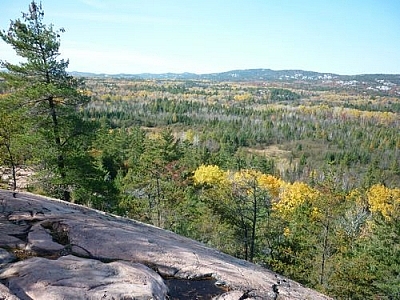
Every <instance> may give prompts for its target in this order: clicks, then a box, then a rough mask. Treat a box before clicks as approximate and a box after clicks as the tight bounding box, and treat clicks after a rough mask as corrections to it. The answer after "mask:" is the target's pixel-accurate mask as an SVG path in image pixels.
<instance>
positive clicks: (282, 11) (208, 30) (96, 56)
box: [0, 0, 400, 74]
mask: <svg viewBox="0 0 400 300" xmlns="http://www.w3.org/2000/svg"><path fill="white" fill-rule="evenodd" d="M29 3H30V1H29V0H1V4H0V8H1V15H0V28H1V29H7V28H8V25H9V20H10V19H16V18H19V17H20V16H21V12H22V11H23V12H26V11H27V10H28V6H29ZM42 5H43V8H44V11H45V23H52V24H54V26H55V28H60V27H63V28H65V30H66V32H65V33H64V34H62V36H61V48H60V51H61V54H62V57H63V58H69V59H70V66H69V69H68V70H69V71H86V72H95V73H109V74H116V73H144V72H150V73H164V72H178V73H180V72H194V73H213V72H222V71H229V70H234V69H250V68H269V69H273V70H285V69H302V70H309V71H317V72H331V73H337V74H366V73H392V74H400V1H399V0H229V1H228V0H201V1H200V0H196V1H195V0H66V1H58V0H57V1H56V0H42ZM12 53H13V51H12V49H11V48H10V47H9V46H8V45H6V44H5V43H4V42H2V41H0V59H3V60H8V61H11V62H16V61H17V58H16V57H15V56H14V55H13V54H12Z"/></svg>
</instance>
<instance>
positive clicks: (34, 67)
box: [0, 1, 93, 201]
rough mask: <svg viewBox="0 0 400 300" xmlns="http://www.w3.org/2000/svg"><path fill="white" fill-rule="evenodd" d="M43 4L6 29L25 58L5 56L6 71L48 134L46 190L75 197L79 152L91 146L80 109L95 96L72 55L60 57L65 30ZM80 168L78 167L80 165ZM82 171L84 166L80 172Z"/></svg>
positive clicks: (7, 78)
mask: <svg viewBox="0 0 400 300" xmlns="http://www.w3.org/2000/svg"><path fill="white" fill-rule="evenodd" d="M43 18H44V11H43V9H42V6H41V4H40V5H38V4H37V3H36V2H35V1H32V2H31V4H30V6H29V12H28V13H23V14H22V18H21V19H17V20H15V21H11V23H10V27H9V29H8V31H5V30H2V31H0V37H1V38H2V39H3V41H4V42H6V43H7V44H9V45H10V46H12V47H13V49H14V50H15V52H16V54H17V55H18V56H19V57H21V58H23V62H21V63H19V64H12V63H9V62H6V61H1V62H0V67H1V68H4V69H6V72H2V73H1V77H2V78H4V79H5V81H6V83H7V87H8V88H9V89H11V90H12V91H13V97H14V98H16V99H18V101H20V103H21V105H23V106H25V107H26V108H27V114H28V117H29V118H30V119H31V120H32V121H33V122H34V124H35V125H34V130H35V131H36V132H38V133H40V134H41V135H42V136H43V145H40V149H42V150H43V152H42V154H41V155H42V157H43V160H42V161H43V162H45V164H44V165H43V167H44V169H45V170H46V172H45V173H46V174H47V178H48V179H49V182H48V184H47V185H46V184H43V185H44V187H45V190H47V192H49V193H50V194H51V195H53V196H58V197H61V198H63V199H64V200H66V201H71V200H73V199H71V192H72V191H73V190H74V188H75V186H76V185H77V184H78V183H77V182H76V180H77V178H76V174H77V172H75V171H76V168H78V167H79V166H77V165H76V163H74V162H75V159H74V156H76V155H78V157H82V151H84V150H85V147H88V142H90V138H88V137H89V136H90V132H91V131H92V130H93V128H91V126H90V124H88V123H85V122H83V121H82V118H81V117H80V116H79V113H78V109H79V108H80V107H82V106H83V105H84V104H85V103H87V101H89V98H88V97H87V96H85V94H84V93H83V92H82V91H83V90H82V83H81V82H79V81H78V80H76V79H75V78H73V77H72V76H70V75H69V74H68V73H67V71H66V69H67V67H68V64H69V61H68V60H64V59H59V56H60V53H59V47H60V34H61V33H62V32H64V29H60V30H55V29H54V28H53V25H46V24H44V23H43ZM74 169H75V170H74ZM78 173H79V172H78Z"/></svg>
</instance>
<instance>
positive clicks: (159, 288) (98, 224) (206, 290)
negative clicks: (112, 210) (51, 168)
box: [0, 190, 330, 300]
mask: <svg viewBox="0 0 400 300" xmlns="http://www.w3.org/2000/svg"><path fill="white" fill-rule="evenodd" d="M0 299H2V300H6V299H7V300H15V299H23V300H30V299H35V300H36V299H46V300H49V299H126V300H127V299H143V300H145V299H157V300H158V299H219V300H222V299H225V300H239V299H240V300H242V299H317V300H318V299H330V298H328V297H326V296H324V295H322V294H320V293H318V292H316V291H314V290H311V289H308V288H305V287H303V286H302V285H300V284H299V283H297V282H294V281H292V280H289V279H287V278H284V277H283V276H280V275H278V274H276V273H273V272H271V271H269V270H267V269H265V268H262V267H260V266H257V265H254V264H252V263H249V262H247V261H243V260H240V259H237V258H234V257H232V256H229V255H226V254H223V253H221V252H219V251H217V250H214V249H211V248H208V247H206V246H205V245H204V244H201V243H199V242H196V241H193V240H190V239H188V238H185V237H182V236H179V235H177V234H174V233H172V232H169V231H166V230H162V229H160V228H156V227H154V226H150V225H146V224H143V223H141V222H137V221H134V220H130V219H126V218H121V217H118V216H114V215H110V214H107V213H103V212H100V211H96V210H93V209H89V208H86V207H83V206H79V205H75V204H71V203H66V202H63V201H60V200H57V199H51V198H47V197H42V196H38V195H33V194H29V193H18V194H16V197H15V198H14V197H13V194H12V193H11V192H9V191H4V190H0Z"/></svg>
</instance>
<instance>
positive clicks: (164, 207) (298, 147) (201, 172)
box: [0, 2, 400, 299]
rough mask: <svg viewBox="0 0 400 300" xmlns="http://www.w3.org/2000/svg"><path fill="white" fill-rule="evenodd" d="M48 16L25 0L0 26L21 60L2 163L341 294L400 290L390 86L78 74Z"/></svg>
mask: <svg viewBox="0 0 400 300" xmlns="http://www.w3.org/2000/svg"><path fill="white" fill-rule="evenodd" d="M43 16H44V13H43V10H42V8H41V7H40V6H37V5H36V3H35V2H32V4H31V6H30V11H29V13H27V14H24V15H23V18H22V20H17V21H13V22H12V23H11V26H10V29H9V30H8V31H7V32H6V31H2V32H1V34H0V36H1V37H2V39H3V40H4V41H5V42H6V43H8V44H10V45H12V46H13V47H14V49H15V50H16V51H17V54H19V55H20V56H22V57H25V58H26V60H27V62H26V63H23V64H21V65H13V64H9V63H7V62H2V67H4V68H6V69H7V70H8V71H7V72H3V73H2V74H1V78H2V80H1V81H0V107H1V110H0V148H1V152H0V163H1V165H2V166H3V167H9V168H10V169H11V170H12V173H13V180H12V186H11V187H12V188H13V189H16V188H17V173H18V170H19V169H20V168H23V169H29V170H30V171H31V172H32V174H33V175H32V176H31V181H30V182H29V186H28V189H29V190H30V191H33V192H36V193H43V194H46V195H51V196H57V197H60V198H63V199H65V200H67V201H73V202H77V203H81V204H84V205H87V206H91V207H95V208H98V209H101V210H104V211H109V212H113V213H116V214H119V215H122V216H126V217H131V218H134V219H137V220H141V221H144V222H148V223H151V224H154V225H156V226H159V227H162V228H165V229H169V230H172V231H175V232H177V233H179V234H182V235H185V236H188V237H191V238H194V239H197V240H199V241H201V242H204V243H206V244H207V245H210V246H212V247H216V248H218V249H220V250H222V251H225V252H226V253H229V254H232V255H235V256H237V257H239V258H243V259H246V260H249V261H252V262H255V263H257V264H260V265H263V266H265V267H268V268H270V269H272V270H274V271H277V272H280V273H282V274H284V275H287V276H289V277H291V278H293V279H295V280H297V281H299V282H301V283H303V284H305V285H307V286H309V287H312V288H315V289H318V290H320V291H322V292H324V293H326V294H328V295H331V296H333V297H336V298H338V299H366V298H370V299H371V298H379V299H398V298H400V248H399V247H400V246H399V245H400V243H399V242H398V241H399V234H400V213H399V212H400V209H399V206H400V185H399V183H400V110H399V109H400V97H399V95H398V93H397V92H396V91H397V90H396V89H395V88H393V91H392V92H385V93H383V92H382V91H377V90H375V89H369V88H368V87H369V85H366V86H365V87H362V86H361V87H360V85H354V86H352V85H351V84H342V85H340V86H338V85H335V86H333V85H332V86H331V87H330V86H329V84H327V83H326V82H325V81H324V82H322V81H316V80H311V81H307V78H305V79H304V78H294V79H293V80H291V81H285V82H283V81H282V80H280V79H277V80H260V79H258V80H253V81H252V80H246V81H238V80H237V79H236V80H235V81H229V80H227V79H226V78H225V77H224V80H215V78H214V80H209V79H139V78H103V77H85V78H75V77H73V76H71V75H70V74H68V73H67V72H66V68H67V66H68V61H63V60H58V54H59V46H60V41H59V39H60V34H61V33H62V32H61V31H60V32H59V31H54V29H53V26H52V25H51V26H47V25H45V24H44V23H43ZM371 76H373V75H371ZM349 80H353V79H352V78H349ZM379 80H381V79H379ZM382 80H384V79H382ZM387 82H388V81H383V82H378V83H379V84H380V85H382V86H385V84H386V86H388V83H387ZM393 84H394V83H393ZM389 86H391V87H393V85H389ZM386 91H388V90H386ZM7 184H8V182H3V183H2V185H3V187H7Z"/></svg>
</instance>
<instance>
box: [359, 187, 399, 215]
mask: <svg viewBox="0 0 400 300" xmlns="http://www.w3.org/2000/svg"><path fill="white" fill-rule="evenodd" d="M367 199H368V204H369V207H370V210H371V211H372V212H373V213H374V212H375V213H377V212H378V213H381V214H382V215H383V216H384V217H385V219H387V220H392V219H393V218H395V217H400V213H399V209H400V189H399V188H394V189H390V188H387V187H385V186H383V185H382V184H375V185H373V186H372V187H371V188H370V189H369V190H368V191H367Z"/></svg>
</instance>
